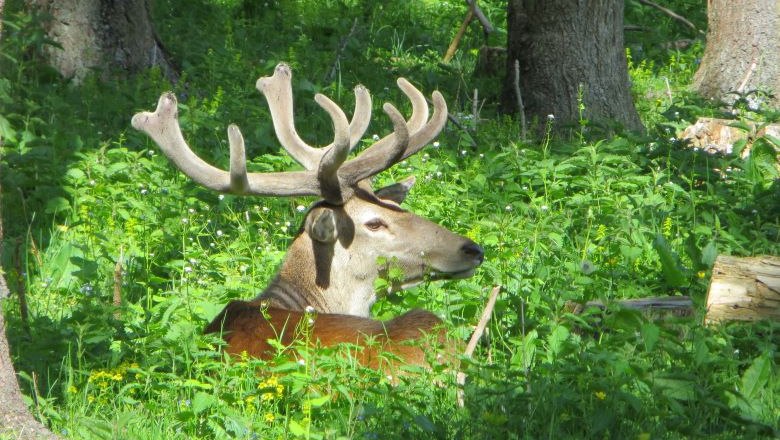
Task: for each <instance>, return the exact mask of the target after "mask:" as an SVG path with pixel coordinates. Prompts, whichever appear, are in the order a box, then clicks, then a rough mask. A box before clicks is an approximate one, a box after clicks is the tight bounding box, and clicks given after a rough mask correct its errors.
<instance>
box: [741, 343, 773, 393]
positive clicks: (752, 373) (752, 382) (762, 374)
mask: <svg viewBox="0 0 780 440" xmlns="http://www.w3.org/2000/svg"><path fill="white" fill-rule="evenodd" d="M771 372H772V362H771V361H770V360H769V356H768V355H767V354H766V353H765V354H762V355H761V356H759V357H757V358H756V359H755V360H753V363H752V364H751V365H750V367H748V369H747V370H745V373H744V374H743V375H742V389H741V390H742V395H743V396H744V397H745V399H746V400H748V401H751V400H754V399H756V398H757V397H758V395H759V393H761V390H762V389H764V387H765V386H766V384H767V382H769V376H770V375H771Z"/></svg>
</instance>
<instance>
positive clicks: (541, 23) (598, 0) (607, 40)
mask: <svg viewBox="0 0 780 440" xmlns="http://www.w3.org/2000/svg"><path fill="white" fill-rule="evenodd" d="M507 13H508V17H507V21H508V28H509V35H508V41H507V43H508V56H507V75H506V80H505V82H504V91H503V99H502V107H503V109H504V110H505V111H507V112H510V113H513V112H516V111H517V102H518V100H517V96H516V91H515V87H514V78H515V67H514V63H515V60H518V61H519V62H520V72H519V73H520V90H521V95H522V100H523V103H524V105H525V112H526V115H527V116H528V117H529V119H533V118H537V119H538V120H541V121H544V119H545V118H546V117H547V115H554V117H555V121H556V125H557V126H559V127H561V126H566V125H570V124H571V125H576V124H578V123H579V120H580V110H579V108H578V104H579V102H580V100H581V102H582V104H583V105H584V110H583V115H582V116H583V117H584V118H585V119H587V120H588V121H590V122H593V123H596V124H606V125H609V124H611V123H618V124H620V125H622V126H624V127H626V128H628V129H631V130H639V131H641V130H643V129H644V128H643V126H642V122H641V121H640V120H639V115H638V114H637V112H636V109H635V108H634V103H633V101H632V98H631V88H630V84H629V79H628V66H627V64H626V55H625V47H624V44H623V0H591V1H587V2H584V1H575V0H509V6H508V10H507ZM580 97H581V99H580Z"/></svg>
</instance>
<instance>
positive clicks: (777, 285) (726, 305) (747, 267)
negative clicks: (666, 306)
mask: <svg viewBox="0 0 780 440" xmlns="http://www.w3.org/2000/svg"><path fill="white" fill-rule="evenodd" d="M762 319H768V320H773V321H775V322H776V321H778V320H780V257H772V256H768V255H765V256H761V257H749V258H739V257H730V256H726V255H719V256H718V258H717V259H716V260H715V265H714V266H713V268H712V281H710V288H709V290H708V291H707V315H706V316H705V318H704V320H705V321H706V322H718V321H758V320H762Z"/></svg>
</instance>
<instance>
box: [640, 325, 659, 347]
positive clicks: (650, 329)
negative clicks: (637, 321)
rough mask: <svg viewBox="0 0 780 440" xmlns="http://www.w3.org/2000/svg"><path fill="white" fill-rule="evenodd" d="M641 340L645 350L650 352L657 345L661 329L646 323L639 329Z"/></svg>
mask: <svg viewBox="0 0 780 440" xmlns="http://www.w3.org/2000/svg"><path fill="white" fill-rule="evenodd" d="M641 333H642V339H643V340H644V342H645V349H646V350H647V351H652V350H653V348H655V345H656V344H657V343H658V339H659V338H660V336H661V329H660V327H658V326H657V325H655V324H653V323H652V322H646V323H644V324H642V327H641Z"/></svg>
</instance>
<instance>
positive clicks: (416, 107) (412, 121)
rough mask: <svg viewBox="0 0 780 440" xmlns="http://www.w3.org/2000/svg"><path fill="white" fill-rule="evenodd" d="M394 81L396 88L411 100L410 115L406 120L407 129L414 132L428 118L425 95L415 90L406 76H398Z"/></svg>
mask: <svg viewBox="0 0 780 440" xmlns="http://www.w3.org/2000/svg"><path fill="white" fill-rule="evenodd" d="M396 83H397V84H398V88H399V89H401V91H402V92H404V94H405V95H406V97H407V98H409V101H411V102H412V116H411V117H410V118H409V121H407V124H409V130H411V131H412V132H415V131H417V130H419V129H420V127H422V126H423V124H425V121H427V120H428V103H427V102H425V95H423V94H422V92H420V91H419V90H417V87H415V86H413V85H412V83H410V82H409V81H407V80H406V78H398V81H396Z"/></svg>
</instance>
